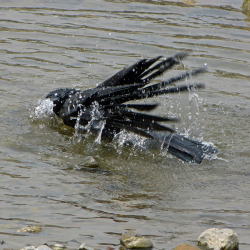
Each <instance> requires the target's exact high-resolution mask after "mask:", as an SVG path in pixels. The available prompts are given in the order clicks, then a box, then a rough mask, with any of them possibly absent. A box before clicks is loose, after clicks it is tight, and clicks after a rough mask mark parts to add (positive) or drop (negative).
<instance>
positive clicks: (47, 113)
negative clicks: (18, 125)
mask: <svg viewBox="0 0 250 250" xmlns="http://www.w3.org/2000/svg"><path fill="white" fill-rule="evenodd" d="M53 107H54V104H53V102H52V101H51V100H50V99H44V100H40V101H39V104H38V106H37V107H35V109H34V110H33V112H32V114H31V115H30V118H32V119H43V118H48V117H51V116H54V112H53Z"/></svg>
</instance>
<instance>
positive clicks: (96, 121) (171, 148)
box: [46, 53, 216, 163]
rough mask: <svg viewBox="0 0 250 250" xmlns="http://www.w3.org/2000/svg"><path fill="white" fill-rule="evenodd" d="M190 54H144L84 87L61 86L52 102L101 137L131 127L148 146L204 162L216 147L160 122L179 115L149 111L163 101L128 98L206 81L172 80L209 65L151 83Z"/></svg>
mask: <svg viewBox="0 0 250 250" xmlns="http://www.w3.org/2000/svg"><path fill="white" fill-rule="evenodd" d="M186 56H187V54H186V53H178V54H176V55H175V56H173V57H169V58H167V59H162V57H161V56H158V57H155V58H153V59H142V60H140V61H138V62H137V63H135V64H133V65H131V66H129V67H127V68H124V69H122V70H120V71H119V72H118V73H116V74H115V75H113V76H112V77H110V78H109V79H107V80H106V81H104V82H103V83H101V84H99V85H98V86H97V87H95V88H92V89H88V90H84V91H81V90H77V89H73V88H66V89H57V90H54V91H52V92H50V93H49V94H48V95H47V96H46V98H49V99H50V100H51V101H52V102H53V105H54V106H53V111H54V113H55V114H56V115H57V116H59V117H60V118H61V119H62V120H63V122H64V123H65V124H66V125H68V126H70V127H73V128H75V127H76V126H77V127H81V128H82V130H85V131H86V132H91V133H94V132H100V131H101V137H102V139H103V138H110V139H112V138H113V137H114V136H115V135H116V134H117V133H119V132H120V131H121V130H127V131H129V132H133V133H136V134H138V135H140V136H142V137H144V138H147V140H146V144H148V147H152V146H157V147H159V148H163V149H166V150H168V152H169V153H171V154H173V155H174V156H176V157H178V158H180V159H182V160H184V161H186V162H196V163H200V162H201V161H202V159H203V158H204V157H205V155H207V154H213V153H215V152H216V149H215V148H213V147H212V146H208V145H205V144H203V143H202V142H199V141H196V140H192V139H189V138H187V137H185V136H183V135H180V134H177V133H176V132H175V130H174V129H173V128H171V127H169V126H165V125H163V124H161V123H162V122H168V121H176V120H177V119H176V118H173V117H161V116H156V115H151V114H148V113H145V111H151V110H153V109H154V108H156V107H157V106H158V104H138V103H137V104H133V103H127V102H128V101H134V100H140V99H147V98H150V97H154V96H158V95H164V94H169V93H179V92H182V91H189V90H192V89H193V88H202V87H204V85H203V84H200V83H197V84H184V85H178V86H177V85H174V86H173V84H174V83H176V82H177V81H179V80H182V79H187V78H189V77H191V76H195V75H197V74H200V73H203V72H204V71H205V69H204V68H199V69H195V70H192V71H188V72H185V73H183V74H181V75H179V76H176V77H172V78H170V79H168V80H165V81H161V82H159V83H155V84H150V82H151V80H152V79H154V78H156V77H157V76H160V75H161V74H162V73H164V72H165V71H167V70H169V69H171V68H172V67H173V66H174V65H176V64H178V63H180V61H181V60H182V59H183V58H184V57H186ZM171 85H172V86H171ZM135 110H137V111H135Z"/></svg>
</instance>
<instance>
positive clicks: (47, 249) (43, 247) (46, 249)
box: [35, 245, 52, 250]
mask: <svg viewBox="0 0 250 250" xmlns="http://www.w3.org/2000/svg"><path fill="white" fill-rule="evenodd" d="M35 250H52V248H50V247H49V246H47V245H41V246H39V247H37V248H36V249H35Z"/></svg>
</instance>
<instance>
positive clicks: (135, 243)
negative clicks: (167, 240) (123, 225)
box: [120, 232, 153, 249]
mask: <svg viewBox="0 0 250 250" xmlns="http://www.w3.org/2000/svg"><path fill="white" fill-rule="evenodd" d="M120 241H121V244H122V245H123V246H125V247H126V248H129V249H131V248H152V247H153V244H152V242H151V241H150V240H149V239H146V238H145V237H143V236H141V235H139V234H135V233H131V232H126V233H123V234H122V236H121V239H120Z"/></svg>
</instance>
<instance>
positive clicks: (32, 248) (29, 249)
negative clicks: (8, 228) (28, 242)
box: [20, 246, 36, 250]
mask: <svg viewBox="0 0 250 250" xmlns="http://www.w3.org/2000/svg"><path fill="white" fill-rule="evenodd" d="M20 250H36V246H27V247H23V248H21V249H20Z"/></svg>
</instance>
